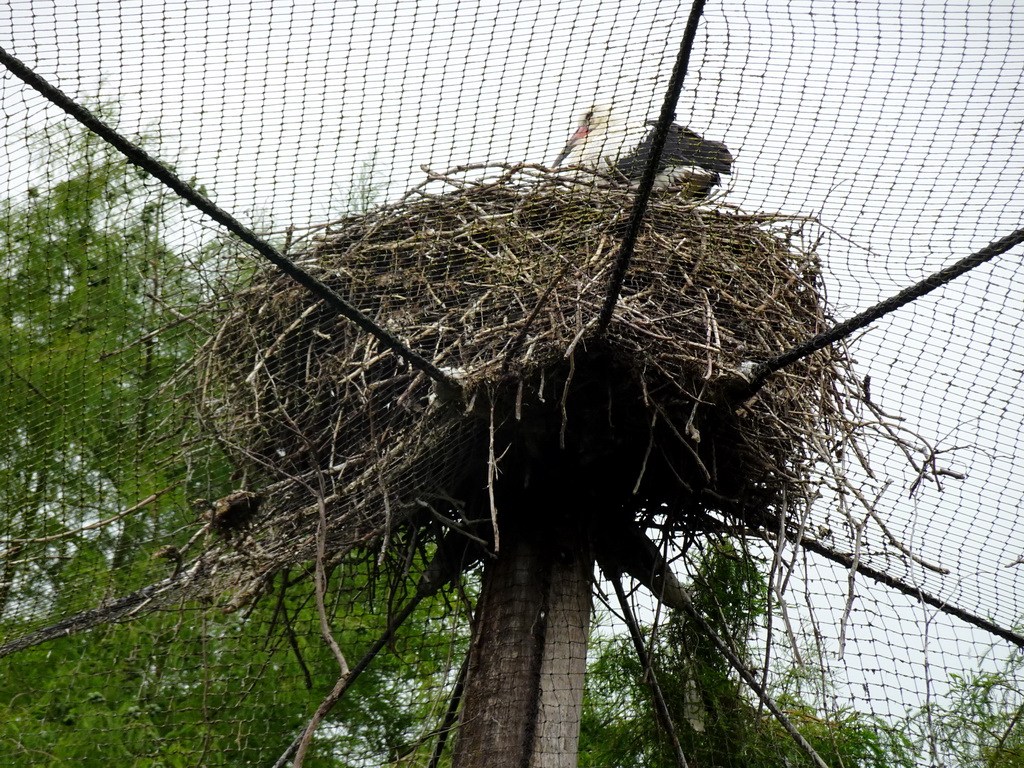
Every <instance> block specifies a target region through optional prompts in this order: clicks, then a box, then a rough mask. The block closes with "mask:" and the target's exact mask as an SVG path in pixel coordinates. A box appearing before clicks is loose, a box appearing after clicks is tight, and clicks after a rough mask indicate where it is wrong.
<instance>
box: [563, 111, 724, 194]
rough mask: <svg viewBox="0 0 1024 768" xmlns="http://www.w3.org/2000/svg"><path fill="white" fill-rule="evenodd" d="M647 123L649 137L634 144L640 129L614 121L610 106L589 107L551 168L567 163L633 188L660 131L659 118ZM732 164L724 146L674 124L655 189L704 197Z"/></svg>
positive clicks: (669, 130)
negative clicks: (590, 169)
mask: <svg viewBox="0 0 1024 768" xmlns="http://www.w3.org/2000/svg"><path fill="white" fill-rule="evenodd" d="M645 125H646V126H649V127H650V130H649V131H648V132H647V135H646V136H644V137H643V139H641V140H640V141H639V142H637V143H636V144H633V142H634V141H636V130H635V129H629V128H627V127H624V126H622V125H620V124H619V123H618V122H616V121H615V120H614V119H613V118H612V109H611V108H610V107H606V106H602V105H595V106H592V107H588V108H587V109H586V110H585V111H584V112H583V114H582V116H581V117H580V121H579V126H578V127H577V128H576V131H575V133H573V134H572V136H571V137H570V138H569V141H568V143H567V144H566V145H565V148H564V149H563V150H562V151H561V153H560V154H559V155H558V157H557V158H556V159H555V162H554V165H553V167H554V168H558V167H560V166H561V165H562V163H563V162H565V161H566V160H568V161H569V164H570V165H579V166H583V167H589V168H592V169H594V170H601V171H605V172H607V173H608V174H609V175H610V176H612V178H615V179H618V180H619V181H621V182H623V183H626V184H631V185H635V184H637V183H639V181H640V179H641V178H642V177H643V174H644V171H645V170H646V168H647V164H648V163H649V162H650V158H651V150H652V148H653V146H654V137H655V135H656V133H657V130H658V129H657V125H658V121H657V120H648V121H647V122H646V123H645ZM631 145H632V146H631ZM732 162H733V158H732V154H731V153H730V152H729V150H728V148H727V147H726V146H725V144H722V143H721V142H718V141H711V140H710V139H705V138H703V137H702V136H700V134H698V133H696V132H695V131H693V130H691V129H689V128H685V127H683V126H681V125H677V124H675V123H672V124H671V125H669V127H668V132H667V134H666V137H665V146H664V148H663V149H662V153H661V157H660V158H659V159H658V170H657V175H656V176H655V177H654V186H655V188H657V189H660V188H665V187H672V186H679V187H682V188H683V189H685V191H686V193H687V194H688V195H689V196H692V197H694V198H697V199H703V198H705V197H707V196H708V194H710V192H711V190H712V188H714V187H715V186H717V185H718V184H720V183H721V180H722V177H721V174H729V173H730V172H731V171H732Z"/></svg>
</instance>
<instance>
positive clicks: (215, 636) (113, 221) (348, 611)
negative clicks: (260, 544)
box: [0, 126, 451, 767]
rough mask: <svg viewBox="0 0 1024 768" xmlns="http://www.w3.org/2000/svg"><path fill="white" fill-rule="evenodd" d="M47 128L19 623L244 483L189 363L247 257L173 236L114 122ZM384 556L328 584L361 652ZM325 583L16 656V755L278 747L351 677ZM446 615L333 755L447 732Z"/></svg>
mask: <svg viewBox="0 0 1024 768" xmlns="http://www.w3.org/2000/svg"><path fill="white" fill-rule="evenodd" d="M31 142H32V145H33V147H34V150H35V155H36V157H38V158H39V159H40V162H39V164H38V168H37V169H36V173H37V175H38V176H41V177H42V183H40V184H39V185H38V186H36V187H33V188H31V189H27V190H23V191H21V192H20V193H16V194H14V195H13V196H12V197H10V198H9V199H6V200H3V201H0V245H2V249H0V260H2V264H3V268H2V270H0V393H2V394H0V397H3V399H4V402H3V403H2V405H0V438H2V439H3V441H4V452H3V458H2V463H0V521H2V523H0V525H2V530H3V532H4V538H5V541H4V550H5V551H4V555H6V557H4V559H3V566H2V567H3V574H2V577H0V638H2V639H10V638H12V637H16V636H18V635H21V634H24V633H26V632H29V631H31V630H33V629H35V628H37V627H38V626H40V625H41V624H45V623H47V622H48V621H52V620H54V619H59V618H63V617H65V616H67V615H69V614H72V613H74V612H75V611H77V610H80V609H82V608H91V607H93V606H95V605H96V604H97V603H100V602H101V601H102V600H103V599H104V598H105V597H108V596H117V595H120V594H124V593H126V592H129V591H131V590H133V589H136V588H138V587H139V586H142V585H145V584H147V583H151V582H153V581H156V580H158V579H160V578H163V577H164V576H166V575H168V573H169V571H170V568H171V567H172V564H171V563H169V562H167V561H166V560H154V559H153V557H152V554H153V552H154V550H156V549H157V548H158V547H159V546H162V545H165V544H173V545H177V546H181V545H182V544H183V543H184V541H186V540H187V539H188V538H189V537H190V536H191V535H192V534H193V533H194V532H195V530H196V527H197V524H198V521H197V519H196V517H195V513H194V511H193V510H192V507H191V505H190V503H189V500H190V499H192V498H195V497H196V496H204V497H209V498H218V496H219V495H223V494H226V493H228V492H229V491H230V490H233V485H232V482H231V477H230V475H231V471H232V468H231V466H230V465H229V463H228V462H227V461H226V460H225V458H224V457H223V456H222V455H221V453H220V452H219V451H218V450H217V448H216V446H215V445H214V444H213V442H212V440H210V439H209V438H204V437H203V436H201V435H198V434H196V433H195V431H194V428H193V427H192V426H191V424H190V420H189V418H188V411H187V410H186V408H185V406H184V404H183V403H182V402H181V399H180V397H179V392H178V389H177V387H178V384H177V382H176V378H175V376H176V372H178V371H179V370H181V369H182V368H183V367H185V366H187V365H188V363H189V361H190V359H191V357H192V355H193V354H194V352H195V349H196V347H197V345H198V344H200V343H202V342H203V341H204V339H205V333H206V332H207V331H208V329H207V328H206V327H204V323H212V320H213V319H214V318H215V312H214V311H211V310H213V309H215V307H216V301H217V299H218V297H217V296H216V295H214V292H213V291H211V289H210V286H211V285H216V284H218V283H219V282H220V281H221V280H222V276H223V275H224V274H227V273H229V272H230V273H232V274H233V275H234V276H235V277H234V278H233V279H234V280H241V279H244V277H245V269H246V266H245V265H244V264H242V263H239V261H238V260H237V259H235V258H234V256H235V255H236V252H235V249H233V248H232V246H231V245H230V244H229V243H228V241H225V240H216V241H213V242H208V243H204V244H200V245H199V246H196V245H195V244H193V245H192V247H191V248H189V249H188V250H187V251H185V250H183V249H178V250H176V249H173V248H171V247H170V246H169V245H168V239H169V238H173V237H175V236H176V233H177V232H180V231H182V229H183V227H184V223H183V219H182V217H181V216H180V215H179V214H178V213H177V211H178V209H177V207H176V203H175V202H174V200H173V199H171V198H170V197H168V195H167V194H166V193H165V192H164V191H162V188H161V187H160V186H159V185H156V184H154V183H153V182H151V181H149V180H147V178H146V177H145V176H144V175H143V174H141V173H140V172H138V171H137V170H135V169H134V168H133V167H132V166H130V165H128V164H127V163H126V162H125V161H124V160H123V159H121V158H120V157H119V156H118V155H116V153H114V152H112V151H111V150H110V149H109V147H108V146H107V145H106V144H105V143H104V142H102V141H100V140H99V139H97V138H96V137H94V136H92V135H90V134H85V133H80V132H77V131H76V130H74V129H69V128H65V127H61V126H58V127H55V128H51V129H49V130H47V131H44V132H43V133H40V134H37V135H35V136H33V137H31ZM147 499H152V501H149V502H148V503H143V504H141V505H140V502H145V500H147ZM135 508H137V509H135ZM133 509H135V511H130V510H133ZM126 511H130V512H129V513H128V514H124V513H125V512H126ZM105 521H109V522H105ZM373 563H374V559H373V558H368V559H367V558H362V559H361V558H360V557H359V556H357V555H353V556H352V557H350V558H349V559H347V560H346V561H345V562H343V563H341V564H339V565H338V566H337V567H336V570H335V572H334V575H333V577H332V581H331V589H330V590H329V591H330V593H331V594H334V595H338V597H335V598H333V599H332V601H331V604H330V606H329V612H330V614H331V616H332V618H333V624H332V629H333V631H334V633H335V636H336V638H337V639H338V642H339V644H340V645H341V647H342V648H343V649H344V650H345V653H346V654H347V655H349V656H350V657H351V658H352V659H355V658H358V657H359V655H360V654H362V653H363V652H364V651H365V649H366V648H367V647H368V646H369V645H370V644H371V643H372V642H373V641H374V640H375V639H376V638H377V637H379V636H380V634H381V633H382V632H383V631H384V628H385V626H386V624H387V620H388V616H389V615H390V608H391V602H390V601H391V600H392V599H393V596H392V595H391V594H390V593H389V592H388V590H385V589H375V588H374V579H373V578H371V577H372V576H373V574H374V565H373ZM407 565H408V564H407ZM341 584H344V590H341V589H339V587H340V586H341ZM312 592H313V590H312V586H311V582H310V580H309V578H308V574H301V573H300V574H288V573H282V574H279V576H278V581H277V583H275V584H272V585H268V589H267V591H266V593H265V594H264V595H263V596H262V598H261V599H259V600H257V601H256V603H255V604H254V605H251V606H249V607H248V608H247V610H246V611H245V613H244V614H243V613H239V614H232V615H227V616H225V615H224V614H223V613H221V612H220V611H219V610H216V609H215V608H213V609H211V607H209V606H207V605H182V606H179V607H177V608H176V609H175V610H171V611H161V612H156V613H150V614H145V615H140V616H138V617H136V618H135V619H134V620H133V621H131V622H129V623H125V624H121V625H115V626H105V627H100V628H98V629H95V630H93V631H90V632H87V633H79V634H75V635H72V636H70V637H66V638H62V639H60V640H55V641H50V642H48V643H45V644H43V645H40V646H37V647H34V648H30V649H28V650H24V651H21V652H18V653H16V654H13V655H12V656H9V657H7V658H4V659H2V660H0V763H2V764H3V765H5V766H7V765H10V766H57V765H67V764H71V763H74V764H75V765H84V766H89V765H95V766H103V765H108V764H110V763H111V762H114V763H117V764H130V765H133V766H153V767H155V766H194V765H197V764H202V765H210V766H212V765H225V766H237V765H246V764H260V765H265V764H271V763H272V762H273V761H274V760H275V759H276V758H277V757H278V756H279V755H280V754H281V753H282V752H283V751H284V749H285V748H286V747H287V745H288V744H289V743H290V742H291V741H292V739H294V738H295V736H296V735H297V734H298V733H300V732H301V729H302V728H303V727H304V726H305V723H306V721H307V719H308V717H309V716H310V715H311V713H312V711H313V710H314V709H315V707H316V705H317V703H319V701H320V700H321V699H322V698H323V696H324V695H325V694H326V693H327V692H328V691H329V690H330V688H331V687H332V685H333V684H334V682H335V680H336V678H337V674H338V668H337V663H336V661H335V660H334V658H333V656H332V655H331V654H330V652H329V651H328V649H327V646H326V644H325V643H324V641H323V638H322V636H321V633H320V628H319V618H318V616H317V613H316V609H315V601H314V600H313V596H312ZM442 611H447V609H446V608H439V607H438V606H437V605H436V604H435V603H432V602H431V601H427V602H426V603H425V604H424V605H423V607H422V608H421V610H420V611H419V612H418V613H417V614H415V615H414V617H413V618H412V620H410V621H409V622H408V626H407V627H405V628H403V630H402V631H401V632H400V633H399V634H398V636H396V638H395V639H394V641H393V642H392V644H391V646H390V648H389V651H390V652H388V653H385V654H382V655H381V656H380V657H379V658H378V659H377V660H376V661H375V663H374V665H373V666H372V667H371V668H370V669H369V670H368V671H367V672H366V673H365V674H364V675H363V676H362V677H361V678H360V679H359V681H358V683H357V684H356V686H355V687H354V688H353V689H352V690H351V691H350V692H349V695H348V696H347V697H346V698H345V699H344V700H343V701H342V702H341V704H340V705H339V706H338V707H337V709H336V710H335V711H334V712H332V714H331V716H330V718H329V719H328V720H327V722H326V723H325V725H324V727H323V728H322V729H321V730H320V732H319V733H318V735H317V738H316V740H315V741H314V745H313V750H312V752H311V753H310V757H311V758H315V760H316V764H317V765H322V766H330V765H337V766H344V765H363V764H367V763H368V762H369V763H377V764H383V763H386V762H388V761H389V760H394V759H397V758H398V757H399V756H401V755H403V754H407V753H409V754H412V753H415V752H417V751H419V752H422V751H423V750H424V749H428V747H427V746H426V744H425V743H424V745H420V746H417V739H418V738H419V737H420V736H422V733H423V730H424V723H425V722H427V721H426V720H425V717H424V716H425V712H424V710H423V708H422V706H423V705H424V702H426V703H427V705H429V703H430V702H432V701H435V700H436V699H437V698H438V697H439V695H440V693H439V692H440V691H441V690H442V683H447V682H450V681H449V680H448V677H450V675H451V672H450V669H449V668H450V666H451V659H450V658H449V653H450V649H451V642H450V640H451V637H450V632H451V629H450V626H449V625H448V624H447V623H446V622H439V621H438V620H437V616H438V615H439V614H440V613H441V612H442ZM428 619H430V621H428Z"/></svg>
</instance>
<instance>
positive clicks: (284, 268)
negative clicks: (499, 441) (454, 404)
mask: <svg viewBox="0 0 1024 768" xmlns="http://www.w3.org/2000/svg"><path fill="white" fill-rule="evenodd" d="M0 63H3V64H4V66H6V67H7V69H9V70H10V71H11V72H12V73H13V74H14V75H15V76H16V77H18V78H19V79H21V80H22V81H23V82H24V83H25V84H26V85H28V86H30V87H31V88H34V89H35V90H36V91H38V92H39V93H41V94H42V95H43V97H44V98H46V99H47V100H48V101H50V102H51V103H52V104H54V105H56V106H58V107H60V108H61V109H63V110H64V111H65V112H67V113H68V114H69V115H71V117H73V118H75V119H76V120H77V121H78V122H80V123H81V124H82V125H84V126H85V127H86V128H88V129H89V130H90V131H92V132H93V133H95V134H96V135H97V136H99V137H100V138H101V139H103V140H104V141H106V142H107V143H108V144H110V145H111V146H113V147H114V148H115V149H116V150H117V151H118V152H120V153H121V154H122V155H124V156H125V157H126V158H127V159H128V160H129V162H131V163H132V164H134V165H136V166H138V167H139V168H141V169H142V170H144V171H145V172H146V173H148V174H150V175H151V176H153V177H154V178H156V179H159V180H160V181H161V182H163V183H164V184H165V185H166V186H167V187H169V188H170V189H171V190H173V191H174V192H175V193H176V194H177V195H178V196H179V197H181V198H183V199H184V200H186V201H187V202H188V203H190V204H191V205H192V206H194V207H195V208H198V209H199V210H200V211H202V212H203V213H204V214H206V215H207V216H209V217H210V218H211V219H213V220H214V221H216V222H217V223H218V224H220V225H221V226H222V227H224V228H225V229H227V230H228V231H229V232H231V233H232V234H233V235H235V236H236V237H237V238H238V239H239V240H241V241H242V242H244V243H246V244H247V245H249V246H251V247H252V248H254V249H256V251H258V252H259V253H260V254H261V255H263V256H264V257H265V258H266V259H267V260H268V261H270V262H271V263H272V264H274V266H276V267H277V268H278V269H279V270H280V271H281V272H283V273H284V274H286V275H288V276H289V277H290V278H292V279H293V280H294V281H295V282H297V283H299V284H300V285H302V286H303V287H304V288H306V289H307V290H309V291H310V292H311V293H312V294H313V295H314V296H316V297H317V298H319V299H321V300H322V301H324V302H325V303H326V304H327V305H328V306H329V307H330V308H331V309H333V310H334V311H335V312H337V313H338V314H339V315H342V316H343V317H346V318H348V319H349V320H351V321H352V322H353V323H355V324H356V325H357V326H359V327H360V328H361V329H362V330H364V331H366V332H367V333H369V334H370V335H371V336H373V337H374V338H376V339H377V340H378V341H380V342H381V343H382V344H383V345H384V346H385V347H387V348H388V349H390V350H391V351H392V352H394V353H395V354H396V355H399V356H400V357H402V358H403V359H404V360H406V361H407V362H408V363H409V364H410V365H411V366H413V367H414V368H417V369H419V370H420V371H423V373H425V374H426V375H427V376H429V377H430V378H431V379H433V380H434V381H435V382H437V384H438V385H439V387H440V388H441V389H443V390H444V394H445V395H446V396H449V397H454V398H459V397H460V396H461V393H462V387H460V386H459V384H458V383H456V382H455V380H454V379H452V378H451V377H450V376H447V375H445V374H444V373H443V372H442V371H441V370H440V369H438V368H437V366H435V365H434V364H433V363H431V362H430V361H429V360H427V359H426V358H425V357H422V356H421V355H419V354H417V353H416V352H413V351H412V350H411V349H409V347H408V346H406V345H405V344H404V343H403V342H402V341H401V340H399V339H398V338H397V337H396V336H394V335H393V334H391V333H389V332H388V331H386V330H384V329H383V328H381V327H380V326H379V325H378V324H377V323H375V322H374V321H373V320H372V319H371V318H370V317H369V316H368V315H365V314H364V313H363V312H361V311H360V310H359V309H357V308H356V307H355V306H353V305H352V304H350V303H349V302H348V301H346V300H345V299H344V298H342V297H341V296H340V295H339V294H338V293H337V292H335V291H334V290H333V289H332V288H331V287H330V286H328V285H326V284H325V283H323V282H321V281H320V280H318V279H316V278H315V277H313V275H311V274H310V273H309V272H307V271H306V270H304V269H302V268H301V267H300V266H298V265H297V264H296V263H295V262H294V261H292V260H291V259H289V258H288V257H287V256H285V255H283V254H282V253H280V252H279V251H278V250H277V249H276V248H274V247H273V246H272V245H270V243H268V242H267V241H266V240H264V239H263V238H261V237H260V236H259V235H257V234H256V233H255V232H253V231H252V230H251V229H249V228H248V227H246V226H245V225H244V224H242V223H241V222H239V221H238V220H237V219H235V218H234V217H233V216H232V215H231V214H229V213H228V212H227V211H225V210H223V209H222V208H220V207H218V206H217V205H216V204H214V203H213V202H212V201H210V200H209V199H208V198H206V197H205V196H204V195H202V194H200V193H199V192H198V191H196V190H195V189H193V188H192V187H191V186H190V185H188V184H187V183H185V181H183V180H182V179H181V177H180V176H178V175H177V174H175V173H174V172H173V171H171V169H170V168H168V167H167V166H166V165H164V164H163V163H161V162H160V161H159V160H157V159H156V158H154V157H152V156H151V155H150V154H149V153H147V152H146V151H145V150H144V149H142V147H140V146H139V145H137V144H134V143H132V142H131V141H129V140H128V139H127V138H126V137H125V136H123V135H121V134H120V133H118V132H117V131H116V130H114V129H113V128H112V127H110V126H109V125H107V124H106V123H105V122H103V121H102V120H100V119H99V118H98V117H96V116H95V115H94V114H93V113H92V112H90V111H89V110H88V109H86V108H85V107H83V106H82V105H80V104H78V103H76V102H75V101H73V100H72V99H71V98H70V97H69V96H68V95H67V94H65V93H64V92H63V91H61V90H60V89H59V88H57V87H56V86H53V85H51V84H50V83H48V82H47V81H46V80H44V79H43V78H42V77H40V76H39V75H37V74H36V73H35V72H34V71H33V70H32V69H31V68H29V67H28V66H27V65H25V64H24V63H23V62H22V61H20V60H19V59H17V58H15V57H14V56H12V55H11V54H10V53H8V52H7V51H6V50H5V49H4V48H0Z"/></svg>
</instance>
